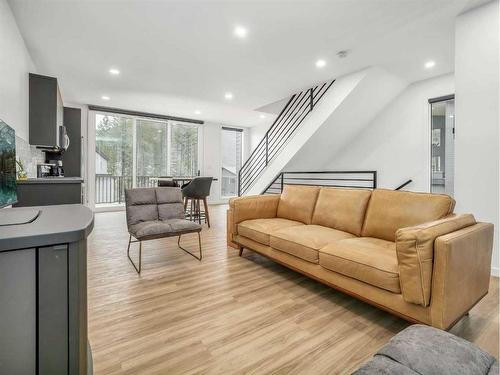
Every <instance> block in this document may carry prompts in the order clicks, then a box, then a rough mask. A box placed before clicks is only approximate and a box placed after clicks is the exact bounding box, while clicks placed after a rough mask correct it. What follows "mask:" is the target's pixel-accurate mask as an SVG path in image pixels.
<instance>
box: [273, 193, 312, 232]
mask: <svg viewBox="0 0 500 375" xmlns="http://www.w3.org/2000/svg"><path fill="white" fill-rule="evenodd" d="M319 190H320V188H319V187H317V186H300V185H285V186H284V188H283V193H281V197H280V200H279V205H278V212H277V215H276V216H277V217H281V218H283V219H290V220H295V221H300V222H301V223H304V224H311V218H312V215H313V211H314V206H315V205H316V199H317V198H318V193H319Z"/></svg>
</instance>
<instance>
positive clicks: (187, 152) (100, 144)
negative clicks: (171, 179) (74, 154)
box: [96, 115, 198, 177]
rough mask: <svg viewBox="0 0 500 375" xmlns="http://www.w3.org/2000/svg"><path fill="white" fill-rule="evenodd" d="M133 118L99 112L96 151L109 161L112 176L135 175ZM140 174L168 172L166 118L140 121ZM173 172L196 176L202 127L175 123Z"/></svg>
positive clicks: (173, 126)
mask: <svg viewBox="0 0 500 375" xmlns="http://www.w3.org/2000/svg"><path fill="white" fill-rule="evenodd" d="M133 123H134V121H133V119H129V118H124V117H115V116H103V115H97V116H96V152H97V153H99V154H100V155H101V156H102V157H103V158H105V159H106V162H107V173H108V174H110V175H112V176H132V169H133V141H134V126H133ZM136 129H137V130H136V138H137V147H136V152H137V160H136V162H137V176H138V177H140V176H150V177H153V176H166V175H167V174H168V168H167V163H168V134H167V133H168V127H167V123H166V122H158V121H152V120H146V119H143V120H137V121H136ZM170 146H171V150H170V175H172V176H194V175H196V173H197V169H198V129H197V127H196V126H193V125H188V124H178V123H173V124H171V142H170Z"/></svg>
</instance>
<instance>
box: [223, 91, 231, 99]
mask: <svg viewBox="0 0 500 375" xmlns="http://www.w3.org/2000/svg"><path fill="white" fill-rule="evenodd" d="M232 98H233V93H231V92H226V93H225V94H224V99H226V100H231V99H232Z"/></svg>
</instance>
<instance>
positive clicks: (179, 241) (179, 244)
mask: <svg viewBox="0 0 500 375" xmlns="http://www.w3.org/2000/svg"><path fill="white" fill-rule="evenodd" d="M181 236H182V234H181V235H179V239H178V240H177V246H179V248H180V249H181V250H184V251H185V252H186V253H188V254H189V255H191V256H192V257H193V258H196V259H198V260H199V261H201V258H202V253H201V236H200V232H198V247H199V249H200V256H199V257H197V256H196V255H194V254H193V253H192V252H190V251H188V250H186V249H185V248H183V247H182V246H181Z"/></svg>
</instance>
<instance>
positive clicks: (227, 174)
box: [221, 127, 243, 197]
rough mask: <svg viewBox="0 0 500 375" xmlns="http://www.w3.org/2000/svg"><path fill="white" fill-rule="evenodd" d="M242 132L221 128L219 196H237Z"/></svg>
mask: <svg viewBox="0 0 500 375" xmlns="http://www.w3.org/2000/svg"><path fill="white" fill-rule="evenodd" d="M242 135H243V130H241V129H235V128H226V127H223V128H222V173H221V176H222V184H221V195H222V196H223V197H234V196H236V195H238V173H239V171H240V168H241V159H242V141H243V138H242Z"/></svg>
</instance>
